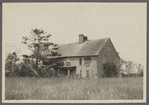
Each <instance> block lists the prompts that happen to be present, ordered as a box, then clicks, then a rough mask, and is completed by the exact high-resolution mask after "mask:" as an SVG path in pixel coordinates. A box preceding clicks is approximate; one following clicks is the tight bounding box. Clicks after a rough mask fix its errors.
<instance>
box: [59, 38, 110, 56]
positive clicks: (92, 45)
mask: <svg viewBox="0 0 149 105" xmlns="http://www.w3.org/2000/svg"><path fill="white" fill-rule="evenodd" d="M108 39H109V38H103V39H97V40H87V41H85V42H84V43H82V44H79V43H78V42H77V43H69V44H61V45H59V52H60V54H61V55H62V56H61V57H74V56H75V57H76V56H96V55H98V53H99V52H100V50H101V49H102V47H103V46H104V45H105V43H106V42H107V40H108Z"/></svg>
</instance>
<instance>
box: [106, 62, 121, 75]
mask: <svg viewBox="0 0 149 105" xmlns="http://www.w3.org/2000/svg"><path fill="white" fill-rule="evenodd" d="M103 66H104V77H117V76H118V70H117V68H116V65H115V64H113V63H105V64H103Z"/></svg>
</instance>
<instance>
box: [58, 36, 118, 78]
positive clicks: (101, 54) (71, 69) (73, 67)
mask: <svg viewBox="0 0 149 105" xmlns="http://www.w3.org/2000/svg"><path fill="white" fill-rule="evenodd" d="M59 51H60V54H61V57H60V58H61V59H63V61H64V66H63V68H65V70H66V74H67V75H79V76H80V77H103V74H104V68H103V64H105V63H113V64H115V65H116V68H117V70H118V73H120V57H119V55H118V53H117V51H116V50H115V48H114V46H113V44H112V42H111V39H110V38H103V39H97V40H88V38H87V37H86V36H84V35H83V34H80V35H79V41H78V42H76V43H69V44H62V45H60V46H59Z"/></svg>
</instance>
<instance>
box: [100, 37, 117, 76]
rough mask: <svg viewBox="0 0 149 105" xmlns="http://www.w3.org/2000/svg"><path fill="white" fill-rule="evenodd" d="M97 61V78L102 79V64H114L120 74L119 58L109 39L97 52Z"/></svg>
mask: <svg viewBox="0 0 149 105" xmlns="http://www.w3.org/2000/svg"><path fill="white" fill-rule="evenodd" d="M97 61H98V63H97V67H98V70H97V72H98V77H103V75H104V69H103V64H104V63H114V64H115V65H116V68H117V70H118V72H119V74H120V58H119V55H118V53H117V51H116V50H115V48H114V46H113V44H112V42H111V40H110V39H108V40H107V42H106V43H105V45H104V46H103V48H102V49H101V51H100V52H99V54H98V60H97Z"/></svg>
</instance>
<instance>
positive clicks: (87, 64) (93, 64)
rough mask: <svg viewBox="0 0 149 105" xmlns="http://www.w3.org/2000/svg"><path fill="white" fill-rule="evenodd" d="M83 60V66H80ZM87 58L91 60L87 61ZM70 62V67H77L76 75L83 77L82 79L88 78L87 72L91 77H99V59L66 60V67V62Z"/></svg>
mask: <svg viewBox="0 0 149 105" xmlns="http://www.w3.org/2000/svg"><path fill="white" fill-rule="evenodd" d="M80 58H81V59H82V64H80V60H79V59H80ZM85 58H89V59H91V60H87V61H86V60H85ZM67 61H70V66H76V75H79V76H80V75H81V74H80V73H81V71H82V77H84V78H85V77H86V75H87V74H86V71H88V72H89V77H91V78H92V77H97V57H77V58H64V66H66V62H67Z"/></svg>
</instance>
